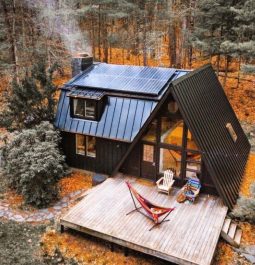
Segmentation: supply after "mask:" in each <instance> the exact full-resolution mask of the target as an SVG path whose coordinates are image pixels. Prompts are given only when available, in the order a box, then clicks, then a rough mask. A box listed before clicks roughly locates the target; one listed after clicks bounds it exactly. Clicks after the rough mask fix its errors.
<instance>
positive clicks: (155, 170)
mask: <svg viewBox="0 0 255 265" xmlns="http://www.w3.org/2000/svg"><path fill="white" fill-rule="evenodd" d="M140 145H141V146H140V153H141V159H140V177H141V178H144V179H147V180H151V181H156V180H157V175H158V172H157V154H156V153H157V145H156V143H153V142H147V141H141V144H140ZM144 145H150V146H153V160H154V162H151V163H152V164H154V165H151V166H152V167H154V168H153V171H154V172H153V174H152V177H151V178H148V177H146V176H144V175H143V172H144V168H143V167H144V166H145V165H144V163H150V162H148V161H144V160H143V154H144Z"/></svg>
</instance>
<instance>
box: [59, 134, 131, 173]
mask: <svg viewBox="0 0 255 265" xmlns="http://www.w3.org/2000/svg"><path fill="white" fill-rule="evenodd" d="M61 136H62V148H63V152H64V154H65V156H66V162H67V164H68V165H69V166H71V167H75V168H80V169H85V170H89V171H93V172H97V173H104V174H111V172H112V170H113V168H114V167H115V166H116V165H117V163H118V162H119V160H120V159H121V157H122V156H123V154H124V153H125V152H126V150H127V148H128V146H129V144H128V143H124V142H118V141H112V140H107V139H102V138H96V157H95V158H93V157H86V156H83V155H79V154H76V143H75V134H74V133H68V132H61Z"/></svg>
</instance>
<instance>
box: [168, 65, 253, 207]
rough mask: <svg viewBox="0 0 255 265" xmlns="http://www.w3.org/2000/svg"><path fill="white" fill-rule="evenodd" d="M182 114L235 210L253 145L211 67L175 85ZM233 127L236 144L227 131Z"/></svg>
mask: <svg viewBox="0 0 255 265" xmlns="http://www.w3.org/2000/svg"><path fill="white" fill-rule="evenodd" d="M172 93H173V96H174V98H175V100H176V101H177V103H178V105H179V108H180V112H181V114H182V116H183V118H184V120H185V122H186V124H187V125H188V127H189V129H190V131H191V133H192V135H193V136H194V139H195V141H196V143H197V145H198V146H199V148H200V150H201V151H202V154H203V160H204V162H205V165H206V167H207V170H208V171H209V173H210V175H211V177H212V180H213V182H214V185H215V187H216V189H217V191H218V193H219V195H220V196H221V197H222V199H223V200H224V202H225V204H226V205H227V206H228V207H229V208H232V207H233V205H234V204H235V201H236V198H237V196H238V193H239V185H240V182H241V179H242V175H243V171H244V168H245V165H246V162H247V158H248V154H249V151H250V144H249V142H248V140H247V137H246V136H245V134H244V132H243V130H242V127H241V125H240V123H239V121H238V119H237V117H236V115H235V113H234V111H233V109H232V107H231V105H230V103H229V101H228V99H227V96H226V95H225V93H224V90H223V88H222V86H221V84H220V82H219V81H218V78H217V76H216V75H215V73H214V70H213V68H212V67H211V66H210V65H207V66H205V67H202V68H201V69H198V70H196V71H194V72H191V73H190V74H187V75H186V76H184V77H181V78H179V79H178V80H176V81H173V83H172ZM227 124H231V125H232V127H233V129H234V132H235V133H236V135H237V140H236V142H235V141H234V140H233V139H232V136H231V134H230V133H229V131H228V129H227V128H226V126H227Z"/></svg>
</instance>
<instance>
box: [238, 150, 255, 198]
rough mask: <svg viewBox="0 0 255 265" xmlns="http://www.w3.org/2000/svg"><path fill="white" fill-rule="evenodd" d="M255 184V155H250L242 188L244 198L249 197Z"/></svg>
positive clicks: (241, 192)
mask: <svg viewBox="0 0 255 265" xmlns="http://www.w3.org/2000/svg"><path fill="white" fill-rule="evenodd" d="M254 182H255V154H252V153H251V154H250V156H249V159H248V162H247V164H246V169H245V172H244V176H243V181H242V184H241V188H240V194H241V195H242V196H246V197H249V195H250V187H251V184H252V183H254Z"/></svg>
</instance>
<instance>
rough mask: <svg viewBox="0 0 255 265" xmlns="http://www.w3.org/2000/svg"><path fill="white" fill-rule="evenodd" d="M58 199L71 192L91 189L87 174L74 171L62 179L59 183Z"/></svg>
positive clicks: (89, 178) (90, 179) (89, 177)
mask: <svg viewBox="0 0 255 265" xmlns="http://www.w3.org/2000/svg"><path fill="white" fill-rule="evenodd" d="M58 185H59V190H60V197H61V198H63V197H65V196H66V195H68V194H70V193H71V192H74V191H77V190H83V189H88V188H91V187H92V178H91V175H90V174H88V173H83V172H81V171H78V170H77V171H74V172H73V173H72V174H71V175H69V176H67V177H64V178H62V179H61V180H60V181H59V183H58Z"/></svg>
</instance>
